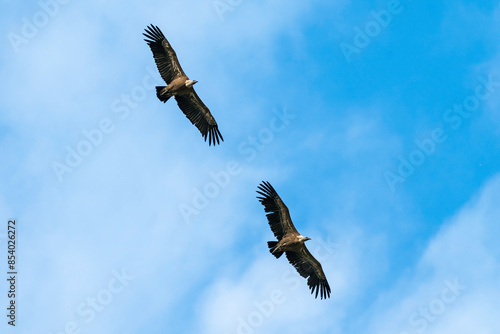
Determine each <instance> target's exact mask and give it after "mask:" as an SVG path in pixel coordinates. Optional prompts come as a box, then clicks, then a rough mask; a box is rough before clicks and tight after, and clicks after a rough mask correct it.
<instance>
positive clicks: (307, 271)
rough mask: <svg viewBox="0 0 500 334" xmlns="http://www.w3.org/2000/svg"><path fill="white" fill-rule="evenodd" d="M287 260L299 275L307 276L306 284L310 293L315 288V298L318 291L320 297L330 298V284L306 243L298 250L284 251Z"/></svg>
mask: <svg viewBox="0 0 500 334" xmlns="http://www.w3.org/2000/svg"><path fill="white" fill-rule="evenodd" d="M285 254H286V257H287V259H288V261H289V262H290V263H291V264H292V265H293V266H294V267H295V269H297V271H298V272H299V274H300V276H302V277H305V278H308V277H309V278H308V279H307V285H309V289H311V294H313V293H314V291H315V290H316V295H315V298H318V293H320V296H321V299H323V298H325V299H326V298H330V285H329V284H328V281H327V280H326V276H325V273H324V272H323V268H321V263H319V262H318V260H316V259H315V258H314V256H312V254H311V253H309V250H308V249H307V247H306V245H302V248H301V250H300V251H299V252H290V251H289V252H285Z"/></svg>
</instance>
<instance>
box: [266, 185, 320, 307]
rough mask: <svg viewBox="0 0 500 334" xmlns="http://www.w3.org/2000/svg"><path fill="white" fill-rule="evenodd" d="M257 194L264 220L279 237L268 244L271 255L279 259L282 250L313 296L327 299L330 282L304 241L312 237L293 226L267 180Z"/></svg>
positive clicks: (286, 209)
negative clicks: (265, 214) (305, 281)
mask: <svg viewBox="0 0 500 334" xmlns="http://www.w3.org/2000/svg"><path fill="white" fill-rule="evenodd" d="M257 193H258V194H259V195H261V196H258V197H257V199H258V200H259V201H260V202H261V203H262V205H264V210H265V211H266V212H268V214H267V220H268V222H269V225H270V226H271V230H272V231H273V233H274V235H275V236H276V238H277V239H278V241H269V242H268V243H267V245H268V247H269V251H270V252H271V254H273V255H274V256H275V257H276V258H277V259H278V258H280V256H281V255H283V253H285V254H286V257H287V259H288V261H289V262H290V263H291V264H292V265H293V266H294V267H295V269H297V271H298V272H299V274H300V275H301V276H302V277H304V278H306V279H307V285H308V286H309V288H310V289H311V294H313V293H314V291H316V295H315V298H318V293H319V294H320V297H321V299H323V298H325V299H326V298H330V285H328V281H327V280H326V276H325V273H324V272H323V269H322V268H321V264H320V263H319V262H318V260H316V259H315V258H314V256H312V255H311V253H309V251H308V250H307V247H306V245H305V244H304V243H305V242H306V241H307V240H311V238H307V237H304V236H302V235H300V233H299V232H298V231H297V230H296V229H295V226H293V223H292V219H291V218H290V213H289V212H288V208H287V207H286V205H285V203H283V201H282V200H281V198H280V197H279V195H278V193H277V192H276V190H274V188H273V186H271V184H270V183H269V182H264V181H263V182H262V183H261V184H260V185H259V186H258V190H257Z"/></svg>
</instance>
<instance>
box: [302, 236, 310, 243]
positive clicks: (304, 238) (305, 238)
mask: <svg viewBox="0 0 500 334" xmlns="http://www.w3.org/2000/svg"><path fill="white" fill-rule="evenodd" d="M299 240H300V242H306V241H307V240H311V238H308V237H304V236H303V235H301V236H300V237H299Z"/></svg>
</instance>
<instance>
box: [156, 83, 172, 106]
mask: <svg viewBox="0 0 500 334" xmlns="http://www.w3.org/2000/svg"><path fill="white" fill-rule="evenodd" d="M163 88H165V86H156V96H157V97H158V99H159V100H160V101H162V102H163V103H165V102H167V101H168V99H169V98H171V97H172V94H169V93H166V94H165V93H163V94H162V90H163Z"/></svg>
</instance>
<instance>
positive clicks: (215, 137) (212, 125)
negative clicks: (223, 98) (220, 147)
mask: <svg viewBox="0 0 500 334" xmlns="http://www.w3.org/2000/svg"><path fill="white" fill-rule="evenodd" d="M175 100H176V101H177V104H178V105H179V108H181V110H182V112H183V113H184V114H185V115H186V117H187V118H188V119H189V120H190V121H191V123H193V124H194V125H196V127H197V128H198V130H200V132H201V134H202V135H203V138H205V141H207V136H208V144H209V145H212V144H214V145H215V142H216V141H217V144H219V140H221V141H224V138H222V135H221V134H220V132H219V127H218V126H217V122H216V121H215V118H214V117H213V116H212V114H211V113H210V110H209V109H208V108H207V106H206V105H205V104H204V103H203V101H201V99H200V98H199V97H198V94H196V92H195V91H194V89H192V91H191V93H190V94H189V95H175Z"/></svg>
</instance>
